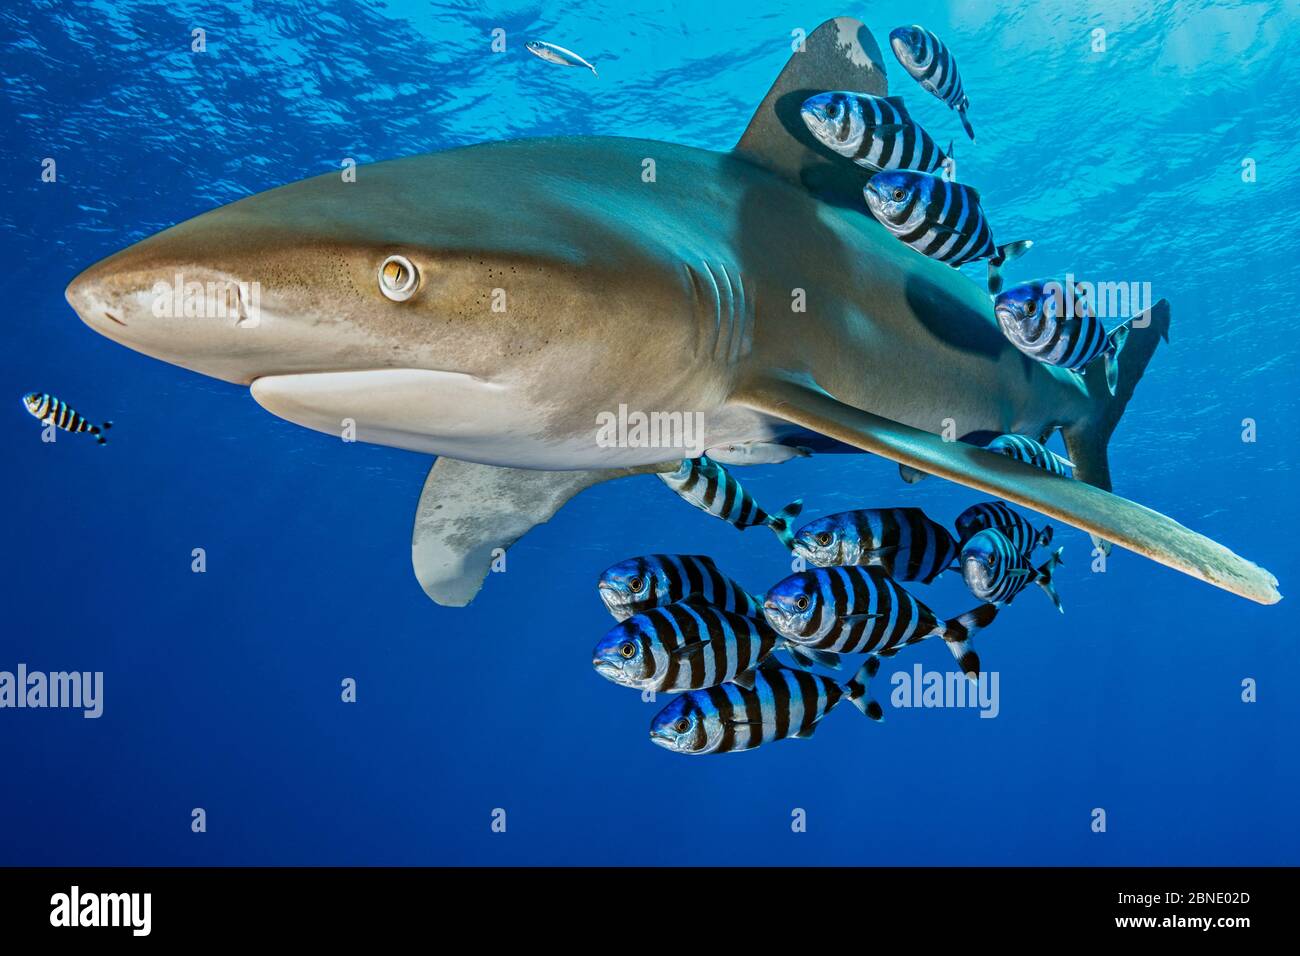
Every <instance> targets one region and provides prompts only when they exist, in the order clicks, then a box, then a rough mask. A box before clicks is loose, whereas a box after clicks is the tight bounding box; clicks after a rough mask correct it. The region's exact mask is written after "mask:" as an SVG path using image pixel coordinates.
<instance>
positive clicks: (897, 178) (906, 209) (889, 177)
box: [862, 169, 935, 229]
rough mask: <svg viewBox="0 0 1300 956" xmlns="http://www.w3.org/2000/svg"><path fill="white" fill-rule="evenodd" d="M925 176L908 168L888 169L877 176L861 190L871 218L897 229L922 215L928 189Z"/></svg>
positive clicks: (928, 183) (928, 182)
mask: <svg viewBox="0 0 1300 956" xmlns="http://www.w3.org/2000/svg"><path fill="white" fill-rule="evenodd" d="M933 179H935V177H933V176H929V175H927V174H926V173H918V172H915V171H913V170H909V169H887V170H885V171H884V172H880V173H876V175H874V176H872V177H871V179H869V180H868V181H867V184H866V186H864V187H863V188H862V196H863V198H864V199H865V200H866V201H867V208H868V209H869V210H871V215H873V216H875V217H876V219H877V220H878V221H879V222H881V223H883V224H884V225H886V226H888V227H890V228H892V229H900V228H902V227H903V226H905V225H906V224H907V223H908V222H909V220H911V219H913V218H915V217H916V216H917V215H918V214H923V213H924V210H925V206H926V199H927V196H928V193H929V189H930V180H933Z"/></svg>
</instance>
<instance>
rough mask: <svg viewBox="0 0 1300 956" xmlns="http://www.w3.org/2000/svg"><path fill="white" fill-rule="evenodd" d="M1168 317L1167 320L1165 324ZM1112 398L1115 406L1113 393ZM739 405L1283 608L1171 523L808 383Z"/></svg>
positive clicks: (1227, 558)
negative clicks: (858, 405)
mask: <svg viewBox="0 0 1300 956" xmlns="http://www.w3.org/2000/svg"><path fill="white" fill-rule="evenodd" d="M1162 305H1163V303H1162ZM1167 308H1168V307H1167V306H1165V311H1164V313H1163V314H1164V316H1165V318H1164V321H1165V323H1166V324H1167V322H1168V311H1167ZM1159 310H1160V306H1157V308H1156V309H1155V310H1153V322H1152V326H1155V325H1156V324H1157V322H1156V321H1154V314H1155V313H1158V312H1159ZM1154 337H1155V336H1147V338H1146V339H1139V340H1138V341H1136V342H1134V341H1132V340H1130V342H1129V344H1128V345H1127V346H1126V347H1125V352H1124V354H1125V358H1126V359H1127V360H1128V362H1127V364H1124V365H1123V366H1122V367H1121V375H1120V385H1119V391H1118V393H1117V394H1116V396H1115V399H1114V402H1115V403H1117V404H1116V405H1113V406H1112V405H1107V406H1105V407H1104V408H1103V409H1102V412H1103V414H1101V415H1100V416H1099V423H1098V425H1097V427H1098V428H1104V429H1105V431H1104V434H1105V435H1107V436H1109V434H1110V430H1111V429H1112V428H1114V423H1115V422H1116V421H1118V419H1119V412H1120V411H1123V403H1126V402H1127V401H1128V396H1129V395H1131V394H1132V391H1133V386H1134V385H1135V384H1136V383H1137V379H1138V378H1139V377H1141V374H1142V371H1141V370H1142V368H1143V367H1144V366H1145V365H1146V361H1147V359H1148V358H1150V352H1151V351H1153V350H1154V349H1155V344H1154V342H1150V341H1149V340H1150V339H1151V338H1154ZM1135 355H1136V356H1138V357H1137V358H1135V357H1134V356H1135ZM1100 378H1101V377H1100V376H1098V379H1099V380H1100ZM1100 388H1101V391H1102V392H1106V385H1105V382H1104V381H1100ZM1090 389H1091V386H1090ZM1106 398H1107V400H1108V401H1110V396H1109V394H1107V395H1106ZM733 401H735V402H736V403H738V404H741V405H744V406H747V407H749V408H752V409H754V410H755V411H759V412H763V413H765V414H768V415H772V416H775V417H777V418H781V419H784V420H785V421H788V422H791V423H793V424H796V425H801V426H803V427H804V428H808V429H812V430H814V431H819V432H821V433H822V434H823V435H826V436H828V437H831V438H835V439H838V440H839V441H842V442H846V443H848V444H850V445H854V446H856V447H858V448H861V449H862V450H863V451H869V452H874V453H875V454H877V455H881V456H883V457H885V458H889V459H890V460H892V461H896V462H898V463H899V464H903V465H908V466H910V467H912V468H917V469H920V470H923V471H926V472H929V473H930V474H932V475H938V476H940V477H942V478H947V479H949V480H950V481H955V482H958V483H959V484H963V485H966V486H967V487H970V488H976V489H978V490H980V491H985V492H988V493H990V494H994V495H997V496H999V497H1001V498H1005V499H1006V500H1007V501H1011V502H1014V503H1016V504H1020V505H1024V506H1025V507H1027V508H1032V509H1034V510H1035V511H1038V512H1041V513H1042V514H1045V515H1048V516H1050V517H1053V518H1058V519H1060V520H1061V521H1064V522H1065V523H1066V524H1070V525H1073V526H1074V527H1076V528H1081V529H1083V530H1084V531H1089V532H1092V533H1093V534H1096V535H1097V536H1098V537H1100V538H1103V539H1104V540H1106V541H1112V542H1114V543H1116V544H1119V545H1121V546H1122V547H1125V548H1129V549H1130V550H1132V551H1136V552H1137V553H1138V554H1142V555H1146V556H1147V557H1148V558H1151V559H1152V560H1154V561H1158V562H1160V563H1161V564H1165V565H1168V566H1169V567H1171V568H1176V569H1177V570H1179V571H1182V572H1184V573H1185V574H1190V575H1192V576H1193V577H1196V578H1200V579H1201V580H1202V581H1207V582H1209V583H1210V584H1213V585H1215V586H1216V587H1221V588H1223V589H1224V590H1227V591H1231V592H1232V593H1234V594H1239V595H1241V596H1242V597H1246V598H1250V599H1251V600H1252V601H1258V602H1259V603H1261V604H1273V603H1275V602H1277V601H1279V600H1281V597H1282V595H1281V594H1279V593H1278V590H1277V578H1275V577H1273V575H1272V574H1270V573H1269V572H1268V571H1266V570H1264V569H1263V568H1261V567H1259V566H1257V565H1255V564H1252V563H1251V562H1249V561H1247V560H1246V559H1245V558H1242V557H1240V556H1239V555H1236V554H1234V553H1233V552H1231V551H1229V550H1228V549H1227V548H1225V547H1224V546H1223V545H1221V544H1218V543H1217V542H1214V541H1211V540H1210V539H1209V538H1207V537H1205V536H1204V535H1199V534H1197V533H1196V532H1194V531H1190V530H1188V529H1187V528H1184V527H1183V526H1182V525H1180V524H1179V523H1178V522H1176V521H1174V520H1173V519H1172V518H1168V517H1166V516H1165V515H1162V514H1158V513H1157V512H1155V511H1152V510H1150V509H1149V508H1144V507H1142V506H1141V505H1139V504H1136V503H1134V502H1132V501H1129V500H1127V499H1125V498H1121V497H1119V496H1118V495H1113V494H1111V493H1109V492H1107V491H1103V490H1102V489H1101V488H1098V487H1094V486H1093V485H1090V484H1086V483H1085V482H1083V481H1075V480H1072V479H1069V478H1063V477H1061V476H1059V475H1052V474H1049V473H1047V472H1045V471H1043V470H1042V469H1040V468H1034V467H1033V466H1032V465H1026V464H1024V463H1022V462H1019V461H1015V460H1013V459H1011V458H1008V457H1007V456H1005V455H998V454H994V453H993V452H990V451H985V450H984V449H983V448H977V447H975V446H974V445H968V444H966V443H965V442H946V441H944V440H943V439H942V438H941V437H940V436H938V435H933V434H931V433H929V432H925V431H921V430H920V429H919V428H913V427H911V426H910V425H903V424H901V423H899V422H896V421H892V420H890V419H888V418H882V417H881V416H879V415H874V414H872V413H871V412H867V411H863V410H862V409H860V408H854V407H853V406H851V405H845V404H844V403H843V402H840V401H837V400H836V399H835V398H834V397H832V396H831V395H829V394H828V393H827V392H825V391H824V390H823V389H821V388H820V387H819V386H817V385H816V383H813V382H810V381H807V380H806V379H798V378H796V377H786V378H778V377H771V378H765V379H762V380H760V381H756V382H754V383H753V384H752V385H750V386H748V387H746V388H742V389H741V390H740V391H739V392H738V393H737V394H736V395H735V396H733ZM1103 448H1104V443H1103ZM1070 457H1071V458H1072V459H1073V460H1074V461H1075V462H1076V463H1079V462H1080V461H1081V459H1082V460H1083V461H1086V460H1087V459H1086V458H1085V457H1084V456H1082V455H1080V454H1079V453H1078V452H1077V451H1075V450H1074V449H1071V456H1070Z"/></svg>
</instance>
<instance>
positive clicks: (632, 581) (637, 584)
mask: <svg viewBox="0 0 1300 956" xmlns="http://www.w3.org/2000/svg"><path fill="white" fill-rule="evenodd" d="M627 586H628V587H629V588H630V589H631V590H632V593H633V594H640V593H641V592H642V591H644V590H645V581H644V580H643V579H641V578H629V579H628V582H627Z"/></svg>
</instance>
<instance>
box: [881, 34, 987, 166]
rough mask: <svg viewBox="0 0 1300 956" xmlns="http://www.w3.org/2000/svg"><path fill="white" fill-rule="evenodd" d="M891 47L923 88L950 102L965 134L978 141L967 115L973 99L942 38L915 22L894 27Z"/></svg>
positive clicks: (950, 107) (972, 140) (949, 106)
mask: <svg viewBox="0 0 1300 956" xmlns="http://www.w3.org/2000/svg"><path fill="white" fill-rule="evenodd" d="M889 46H890V49H892V50H893V51H894V56H896V57H897V58H898V62H899V63H901V64H902V65H903V69H904V70H906V71H907V72H908V75H910V76H911V77H912V79H914V80H916V82H918V83H920V84H921V88H922V89H924V90H926V92H929V93H933V94H934V95H935V96H937V97H939V99H941V100H943V101H944V102H945V103H947V104H948V108H949V109H953V110H956V111H957V115H958V116H959V117H961V125H962V128H963V129H965V130H966V135H967V136H969V137H970V141H971V142H972V143H973V142H975V130H973V129H972V128H971V125H970V120H969V119H967V117H966V110H967V109H969V108H970V99H969V98H968V97H967V96H966V90H965V89H963V87H962V83H961V73H960V72H959V71H958V70H957V60H956V59H955V58H954V57H953V55H952V54H951V53H949V52H948V48H947V47H946V46H944V44H943V41H941V40H940V39H939V38H938V37H937V36H935V35H934V34H933V33H931V32H930V31H929V30H927V29H925V28H924V27H919V26H915V25H913V26H910V27H898V28H896V29H894V30H891V31H890V32H889Z"/></svg>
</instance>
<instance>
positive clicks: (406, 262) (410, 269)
mask: <svg viewBox="0 0 1300 956" xmlns="http://www.w3.org/2000/svg"><path fill="white" fill-rule="evenodd" d="M419 284H420V273H419V270H417V269H416V268H415V264H414V263H413V262H411V260H410V259H408V258H406V256H389V257H388V258H387V259H385V260H384V262H383V265H381V266H380V267H379V291H381V292H383V293H384V295H386V296H388V298H390V299H392V300H393V301H394V302H404V301H406V300H407V299H409V298H410V297H411V296H413V295H415V289H416V286H418V285H419Z"/></svg>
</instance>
